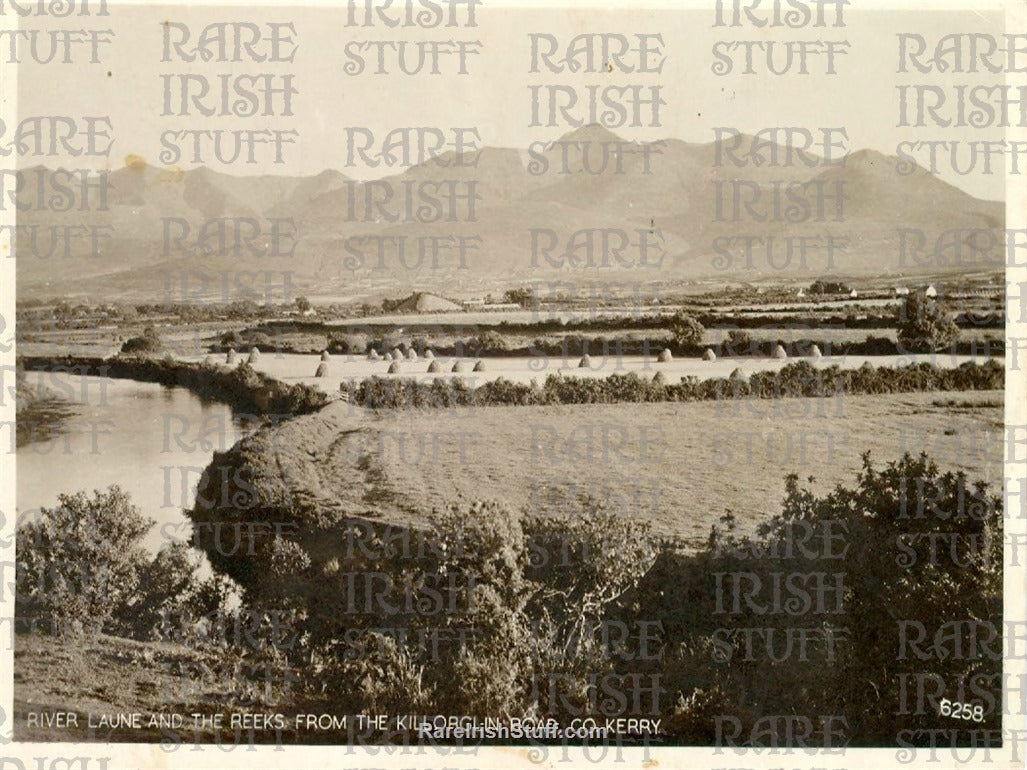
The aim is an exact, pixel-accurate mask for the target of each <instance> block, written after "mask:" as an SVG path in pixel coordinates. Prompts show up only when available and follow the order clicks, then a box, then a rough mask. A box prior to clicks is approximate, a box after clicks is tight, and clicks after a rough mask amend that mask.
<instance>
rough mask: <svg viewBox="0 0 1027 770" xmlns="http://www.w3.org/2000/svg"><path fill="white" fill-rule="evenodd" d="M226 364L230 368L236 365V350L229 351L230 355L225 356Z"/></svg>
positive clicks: (230, 349)
mask: <svg viewBox="0 0 1027 770" xmlns="http://www.w3.org/2000/svg"><path fill="white" fill-rule="evenodd" d="M225 363H226V364H228V365H229V366H231V365H232V364H234V363H235V348H229V349H228V355H226V356H225Z"/></svg>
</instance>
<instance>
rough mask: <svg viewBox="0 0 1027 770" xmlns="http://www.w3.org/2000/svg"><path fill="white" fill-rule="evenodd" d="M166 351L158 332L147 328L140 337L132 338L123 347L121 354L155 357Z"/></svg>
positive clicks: (150, 327)
mask: <svg viewBox="0 0 1027 770" xmlns="http://www.w3.org/2000/svg"><path fill="white" fill-rule="evenodd" d="M162 350H164V343H163V342H162V341H161V338H160V335H159V334H157V330H156V329H154V328H153V327H152V326H147V327H146V329H144V330H143V333H142V335H141V336H139V337H130V338H129V339H127V340H125V342H124V344H122V346H121V352H122V353H125V354H129V355H154V354H156V353H160V352H161V351H162Z"/></svg>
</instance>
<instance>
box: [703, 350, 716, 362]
mask: <svg viewBox="0 0 1027 770" xmlns="http://www.w3.org/2000/svg"><path fill="white" fill-rule="evenodd" d="M702 360H703V361H716V360H717V354H716V353H714V352H713V348H706V352H705V353H703V354H702Z"/></svg>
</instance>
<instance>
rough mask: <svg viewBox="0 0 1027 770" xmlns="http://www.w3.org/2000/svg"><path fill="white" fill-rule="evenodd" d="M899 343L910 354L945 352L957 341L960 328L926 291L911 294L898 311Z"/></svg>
mask: <svg viewBox="0 0 1027 770" xmlns="http://www.w3.org/2000/svg"><path fill="white" fill-rule="evenodd" d="M898 338H899V344H900V345H901V346H902V347H903V348H904V349H905V350H908V351H910V352H914V353H919V352H925V353H930V352H933V351H935V350H945V349H948V348H949V347H951V346H952V344H953V343H954V342H955V341H956V340H958V339H959V327H958V326H956V322H955V321H953V320H952V318H951V317H950V316H949V314H948V313H947V312H945V309H944V308H943V307H942V305H941V303H940V302H938V301H937V300H936V299H934V298H932V297H928V296H927V294H926V293H925V292H922V291H916V292H912V293H911V294H910V295H909V296H908V297H906V301H905V302H904V303H903V305H902V307H901V308H900V310H899V317H898Z"/></svg>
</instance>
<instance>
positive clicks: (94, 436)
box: [16, 372, 248, 553]
mask: <svg viewBox="0 0 1027 770" xmlns="http://www.w3.org/2000/svg"><path fill="white" fill-rule="evenodd" d="M37 377H38V378H43V379H42V381H43V382H45V383H46V385H47V386H48V387H49V388H50V389H52V390H55V391H58V392H60V393H61V394H62V395H63V396H65V397H66V398H67V399H68V401H70V402H71V403H73V404H75V405H76V406H75V413H74V414H72V415H70V416H69V417H67V418H66V420H65V421H64V422H63V424H62V425H61V428H60V433H59V435H56V436H54V437H52V438H48V439H45V440H37V441H32V442H30V443H27V444H24V445H23V446H20V447H18V448H17V451H16V458H17V500H18V508H17V510H18V520H19V522H20V521H23V520H24V518H25V517H27V516H32V515H33V514H34V512H36V511H38V510H39V508H40V507H41V506H42V507H52V506H54V505H55V504H56V503H57V496H58V495H59V494H61V493H74V492H79V491H82V490H85V491H87V492H91V491H92V490H93V489H106V488H107V487H108V486H110V485H111V484H118V485H120V486H121V488H122V489H124V490H125V491H126V492H128V493H129V495H130V497H131V500H132V502H133V503H134V504H135V505H136V506H137V507H138V508H139V509H140V510H141V511H142V513H143V515H145V516H148V517H149V518H151V519H154V520H155V521H156V525H155V526H154V527H153V528H152V529H151V530H150V532H149V533H148V534H147V536H146V538H145V539H144V541H143V545H144V547H146V548H147V550H149V551H151V552H153V553H156V552H157V550H159V549H160V547H161V546H162V545H163V544H164V543H165V542H167V541H168V540H169V539H174V540H182V541H187V540H188V539H189V536H190V534H191V532H192V525H191V524H190V522H189V520H188V519H187V518H186V516H185V513H184V510H185V509H188V508H191V507H192V504H193V501H194V499H195V495H196V484H197V482H198V481H199V478H200V474H201V473H202V471H203V469H204V468H206V467H207V465H208V464H209V463H210V461H211V458H212V457H213V453H214V451H215V450H217V451H223V450H225V449H227V448H229V447H231V446H232V445H233V444H235V443H236V442H237V441H238V440H239V439H240V438H242V437H243V436H244V435H245V434H246V433H247V432H248V427H247V425H245V424H244V423H243V422H241V421H240V420H238V419H236V418H234V417H233V415H232V411H231V409H229V407H228V406H226V405H225V404H220V403H212V402H205V401H202V400H200V398H199V397H197V396H196V395H194V394H193V393H191V392H190V391H188V390H186V389H185V388H180V387H167V386H164V385H159V384H156V383H149V382H136V381H134V380H115V379H110V378H107V377H84V378H83V377H79V376H77V375H70V374H66V373H63V374H51V373H49V372H45V373H44V372H29V373H28V378H29V383H30V384H33V383H35V382H37V381H38V380H36V379H35V378H37Z"/></svg>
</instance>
